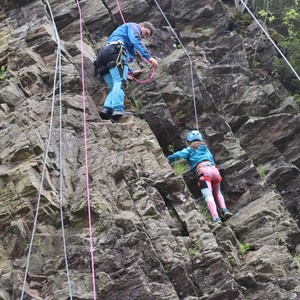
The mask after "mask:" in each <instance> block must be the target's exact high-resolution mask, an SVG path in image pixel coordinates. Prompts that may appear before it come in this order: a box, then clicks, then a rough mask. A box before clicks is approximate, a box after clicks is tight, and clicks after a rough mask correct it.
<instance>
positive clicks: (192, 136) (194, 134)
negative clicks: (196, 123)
mask: <svg viewBox="0 0 300 300" xmlns="http://www.w3.org/2000/svg"><path fill="white" fill-rule="evenodd" d="M186 139H187V141H188V142H189V143H191V142H193V141H203V137H202V134H201V133H200V132H199V131H198V130H192V131H190V132H189V133H188V135H187V138H186Z"/></svg>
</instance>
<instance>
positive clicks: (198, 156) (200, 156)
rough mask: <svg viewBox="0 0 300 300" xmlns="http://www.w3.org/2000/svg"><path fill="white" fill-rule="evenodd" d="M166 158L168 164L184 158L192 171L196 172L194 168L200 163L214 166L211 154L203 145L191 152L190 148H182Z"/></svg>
mask: <svg viewBox="0 0 300 300" xmlns="http://www.w3.org/2000/svg"><path fill="white" fill-rule="evenodd" d="M167 158H168V160H169V162H173V161H175V160H179V159H183V158H184V159H186V160H187V161H188V163H189V165H190V167H191V169H192V170H193V171H195V170H196V166H197V165H198V164H199V163H200V162H202V161H210V162H211V164H212V165H214V166H215V165H216V164H215V161H214V158H213V155H212V153H211V152H210V150H209V149H208V147H207V146H206V145H204V144H201V145H200V146H199V147H198V148H196V149H195V150H193V149H192V148H191V147H187V148H184V149H182V150H180V151H177V152H175V153H173V154H171V155H169V156H168V157H167Z"/></svg>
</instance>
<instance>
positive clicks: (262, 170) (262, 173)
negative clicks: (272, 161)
mask: <svg viewBox="0 0 300 300" xmlns="http://www.w3.org/2000/svg"><path fill="white" fill-rule="evenodd" d="M256 169H257V172H258V174H259V176H260V177H265V176H266V171H265V168H264V166H263V165H261V164H259V165H258V166H257V168H256Z"/></svg>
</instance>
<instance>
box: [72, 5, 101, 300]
mask: <svg viewBox="0 0 300 300" xmlns="http://www.w3.org/2000/svg"><path fill="white" fill-rule="evenodd" d="M76 3H77V8H78V12H79V25H80V51H81V81H82V106H83V131H84V156H85V176H86V191H87V202H88V219H89V220H88V221H89V232H90V256H91V268H92V281H93V295H94V300H95V299H96V298H97V295H96V280H95V267H94V254H93V251H94V247H93V228H92V217H91V200H90V188H89V167H88V152H87V134H86V133H87V130H86V104H85V82H84V57H83V29H82V22H83V20H82V14H81V8H80V4H79V1H78V0H76Z"/></svg>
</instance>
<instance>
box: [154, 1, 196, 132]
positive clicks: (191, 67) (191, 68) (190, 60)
mask: <svg viewBox="0 0 300 300" xmlns="http://www.w3.org/2000/svg"><path fill="white" fill-rule="evenodd" d="M154 2H155V4H156V5H157V7H158V9H159V11H160V12H161V14H162V16H163V17H164V18H165V20H166V22H167V23H168V25H169V27H170V29H171V30H172V32H173V34H174V36H175V37H176V39H177V41H178V42H179V44H180V46H181V47H182V49H183V50H184V52H185V54H186V56H187V57H188V59H189V63H190V73H191V81H192V94H193V101H194V113H195V121H196V129H197V130H198V131H199V122H198V114H197V103H196V95H195V84H194V74H193V62H192V59H191V57H190V55H189V53H188V51H187V50H186V48H185V47H184V46H183V44H182V42H181V40H180V39H179V37H178V35H177V34H176V32H175V30H174V29H173V27H172V25H171V24H170V22H169V20H168V18H167V17H166V15H165V14H164V12H163V10H162V9H161V7H160V6H159V4H158V2H157V1H156V0H154Z"/></svg>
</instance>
